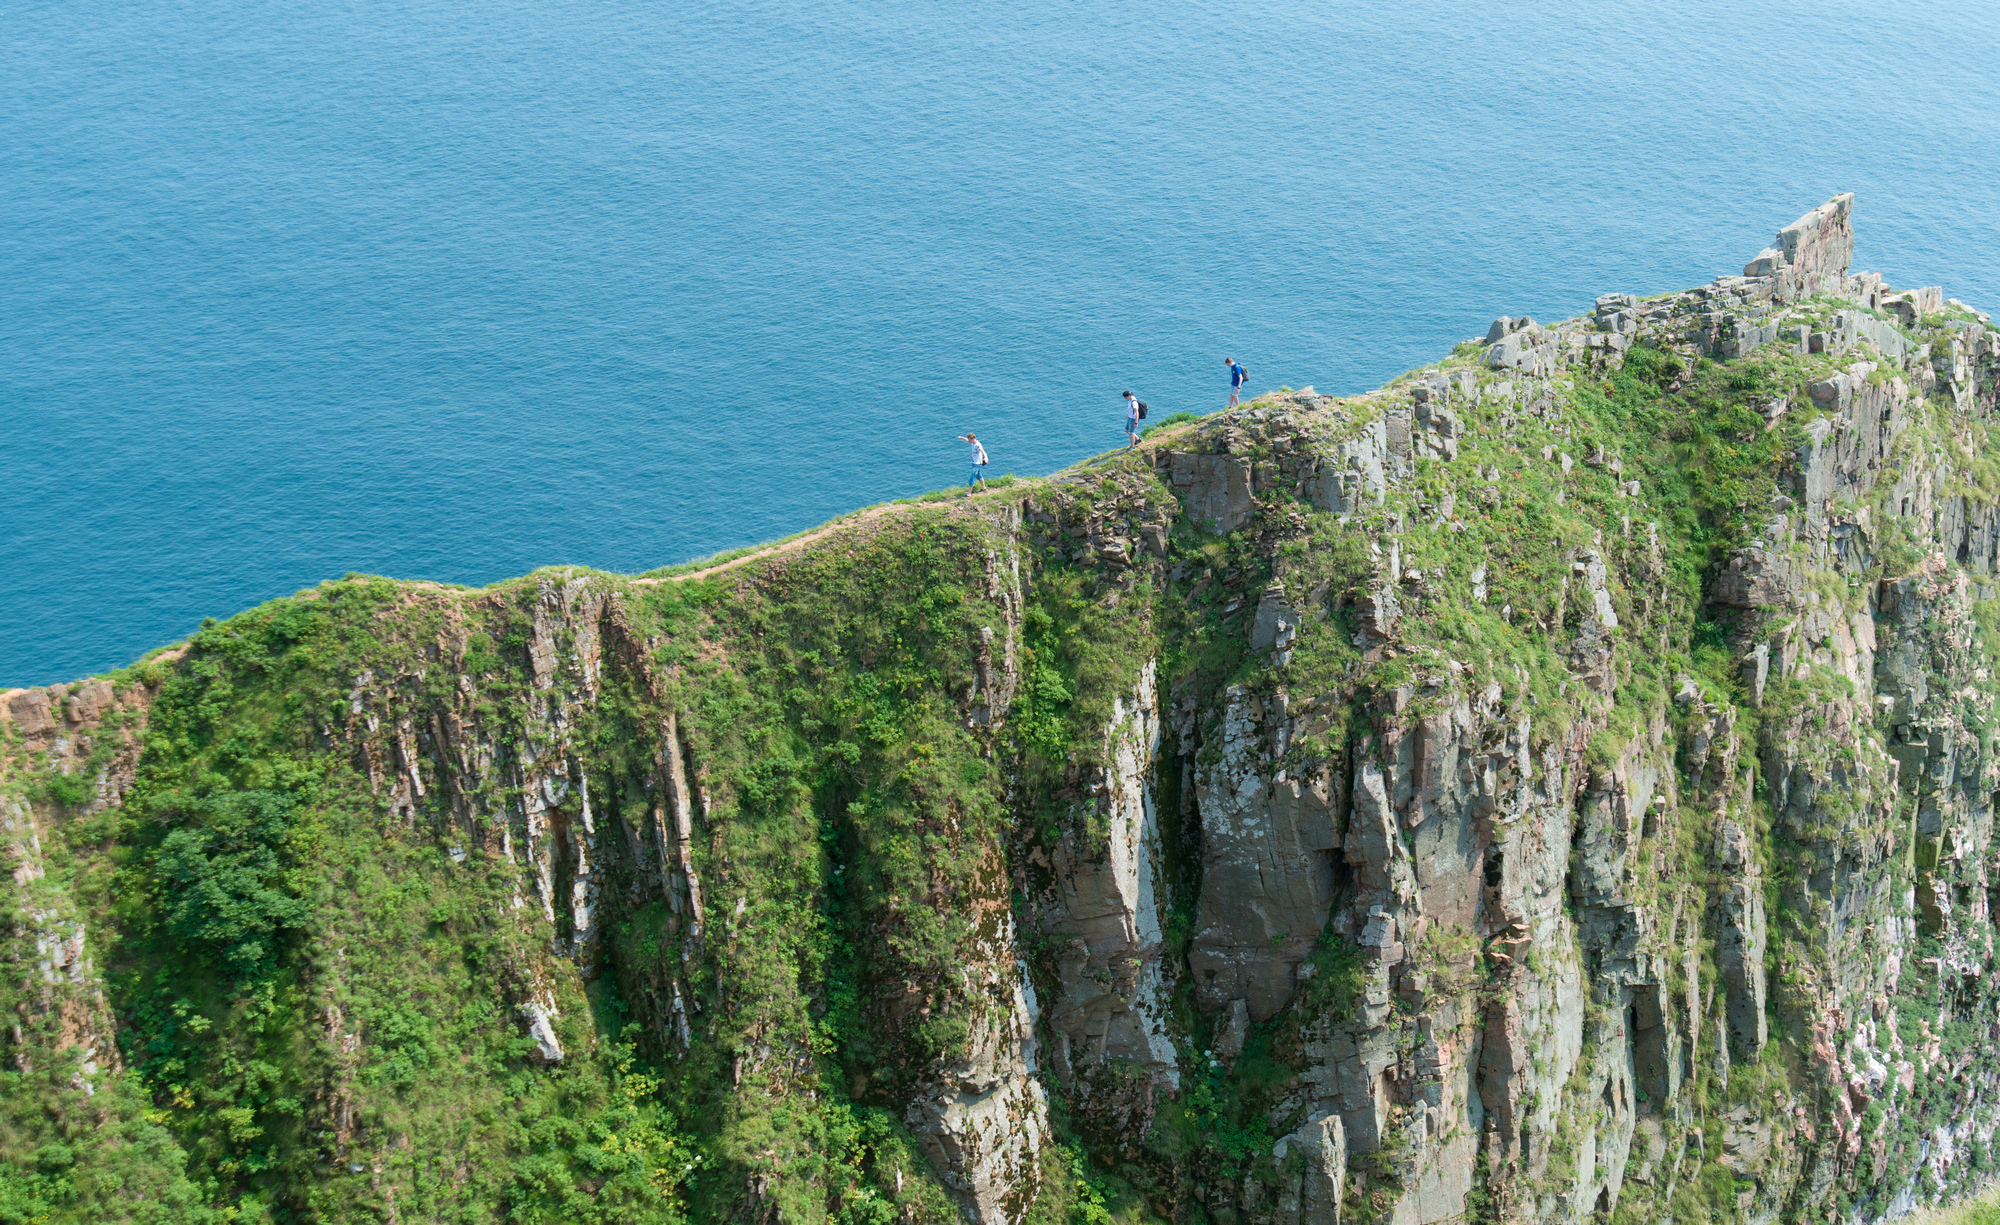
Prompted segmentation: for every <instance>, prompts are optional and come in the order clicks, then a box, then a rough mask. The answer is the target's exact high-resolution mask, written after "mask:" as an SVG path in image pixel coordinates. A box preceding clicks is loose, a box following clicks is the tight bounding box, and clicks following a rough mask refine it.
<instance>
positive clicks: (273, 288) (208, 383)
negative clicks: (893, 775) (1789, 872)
mask: <svg viewBox="0 0 2000 1225" xmlns="http://www.w3.org/2000/svg"><path fill="white" fill-rule="evenodd" d="M0 31H4V37H0V684H31V683H43V682H50V681H55V680H60V679H65V678H68V677H72V676H76V675H80V674H83V673H87V672H91V671H95V670H101V669H104V668H107V667H111V666H115V665H118V664H121V663H123V662H126V661H128V660H130V659H132V658H133V657H135V656H137V655H138V654H140V653H141V652H143V651H144V650H146V649H148V648H149V647H152V646H155V645H158V644H161V643H164V642H168V641H171V640H173V639H175V638H177V637H179V636H182V635H184V634H186V633H187V632H189V631H190V630H191V629H193V628H194V627H195V626H196V625H197V624H198V623H199V621H200V619H201V618H202V617H203V616H204V615H210V614H214V615H226V614H228V613H230V612H233V611H235V610H238V609H241V608H244V607H246V606H249V605H251V604H254V603H257V602H259V601H262V600H265V599H268V598H270V597H273V596H277V595H282V594H286V593H289V592H292V591H294V590H296V589H299V588H301V587H306V586H310V585H312V584H314V583H317V582H319V581H321V580H323V579H326V578H329V577H334V576H338V575H340V574H343V573H346V572H349V571H364V572H370V573H379V574H388V575H393V576H396V577H401V578H425V579H434V580H442V581H448V582H456V583H470V584H478V583H485V582H490V581H492V580H495V579H499V578H503V577H506V576H509V575H513V574H518V573H522V572H525V571H527V570H529V569H532V568H534V567H536V566H540V565H546V564H551V563H581V564H587V565H591V566H596V567H602V568H606V569H611V570H618V571H627V572H631V571H639V570H644V569H647V568H650V567H656V566H660V565H664V564H669V563H674V562H679V561H683V560H686V559H688V558H691V557H694V556H697V555H701V554H705V553H708V552H711V551H714V550H717V549H721V548H726V547H730V546H734V545H739V544H743V543H746V542H751V541H757V540H761V539H768V538H771V537H775V536H779V535H783V534H785V533H788V532H792V531H796V530H799V529H802V528H805V527H808V526H810V525H812V524H814V523H816V522H819V521H820V520H823V519H825V518H827V517H829V516H832V515H835V514H838V513H840V512H842V511H846V510H848V509H851V508H854V507H856V506H860V505H863V504H867V503H871V502H877V501H881V500H883V499H887V498H893V497H900V496H906V495H910V494H914V493H918V492H921V491H924V490H931V489H937V488H940V487H944V486H948V485H951V484H953V483H955V482H960V481H963V480H964V478H965V470H966V460H965V448H964V447H963V446H962V445H961V444H959V443H957V442H955V441H953V438H954V436H955V435H958V434H962V433H964V432H965V431H966V430H968V429H970V430H976V431H977V432H978V433H979V435H980V437H981V438H982V439H983V440H984V441H985V445H986V449H987V450H988V451H989V452H990V453H991V455H992V458H993V467H992V469H991V471H993V472H995V473H1002V472H1013V473H1018V474H1022V475H1027V474H1039V473H1046V472H1049V471H1051V470H1053V469H1055V468H1058V467H1061V466H1063V465H1065V464H1068V463H1071V462H1073V461H1075V460H1078V459H1080V458H1082V457H1084V456H1087V455H1090V454H1092V453H1094V452H1098V451H1101V450H1104V449H1107V448H1110V447H1112V446H1116V445H1120V444H1122V443H1123V441H1124V436H1123V432H1122V420H1123V415H1124V410H1123V407H1122V403H1121V401H1120V399H1119V393H1120V392H1121V391H1123V390H1124V389H1126V388H1128V387H1129V388H1132V389H1134V390H1136V391H1137V392H1138V394H1139V395H1140V396H1141V397H1142V398H1144V399H1146V400H1147V401H1149V403H1150V404H1151V405H1152V407H1153V410H1154V412H1155V413H1156V414H1167V413H1172V412H1176V411H1183V410H1185V411H1193V412H1208V411H1213V410H1215V409H1217V408H1220V407H1222V405H1223V403H1224V398H1225V396H1226V381H1225V367H1224V365H1223V358H1224V357H1225V356H1232V357H1236V358H1237V359H1239V360H1241V361H1242V362H1243V363H1244V364H1245V365H1246V366H1247V367H1248V369H1249V371H1250V375H1251V377H1250V389H1251V390H1252V391H1257V390H1263V389H1268V388H1274V387H1277V386H1279V385H1281V384H1284V385H1290V386H1294V387H1299V386H1304V385H1307V384H1312V385H1315V386H1316V387H1318V388H1319V389H1320V390H1322V391H1331V392H1352V391H1358V390H1362V389H1365V388H1368V387H1371V386H1373V385H1376V384H1378V383H1380V382H1381V381H1383V380H1384V379H1386V378H1389V377H1392V376H1393V375H1395V374H1397V373H1398V372H1400V371H1402V370H1404V369H1407V368H1409V367H1412V366H1416V365H1420V364H1422V363H1424V362H1426V361H1430V360H1434V359H1436V358H1437V357H1438V356H1440V355H1441V354H1443V353H1444V352H1445V351H1446V350H1447V349H1448V348H1449V347H1450V346H1451V345H1452V344H1453V343H1454V342H1457V341H1459V340H1463V339H1465V338H1466V337H1468V336H1472V335H1475V334H1479V333H1483V332H1484V331H1485V329H1486V326H1487V324H1488V322H1489V321H1490V320H1491V319H1492V318H1493V317H1494V316H1495V315H1500V314H1523V313H1531V314H1534V315H1536V316H1538V317H1540V318H1544V319H1549V318H1560V317H1564V316H1567V315H1571V314H1575V313H1577V312H1580V311H1583V310H1585V309H1587V308H1588V307H1589V305H1590V303H1591V300H1592V299H1593V298H1594V297H1596V295H1598V294H1600V293H1605V292H1610V291H1636V292H1642V293H1643V292H1655V291H1661V290H1667V289H1675V288H1681V287H1685V286H1687V285H1690V284H1697V283H1700V282H1703V281H1706V280H1708V279H1709V278H1710V277H1712V276H1714V275H1716V274H1718V273H1728V272H1735V271H1738V270H1740V268H1741V266H1742V264H1743V263H1744V261H1745V260H1747V259H1749V258H1750V257H1751V256H1753V255H1755V254H1756V252H1757V251H1758V249H1759V248H1761V247H1763V246H1764V245H1765V244H1766V243H1767V242H1769V241H1770V238H1771V235H1772V233H1773V232H1774V231H1775V230H1776V229H1777V228H1778V227H1779V226H1781V225H1783V224H1785V223H1786V222H1788V221H1790V220H1791V219H1793V218H1794V217H1796V216H1798V215H1799V214H1800V213H1802V212H1804V211H1805V210H1806V209H1808V208H1810V207H1812V206H1814V205H1816V204H1818V203H1820V202H1821V201H1823V200H1825V199H1826V198H1827V197H1829V196H1831V195H1833V194H1834V193H1836V192H1840V191H1853V192H1855V193H1856V194H1857V202H1856V207H1855V222H1856V226H1857V231H1858V234H1859V240H1858V249H1857V252H1856V260H1857V264H1858V265H1860V266H1863V267H1867V268H1872V269H1878V270H1881V271H1882V272H1884V273H1885V274H1886V275H1887V276H1888V277H1889V279H1890V280H1891V281H1892V282H1893V283H1895V284H1897V285H1899V286H1902V285H1920V284H1942V285H1943V286H1944V287H1945V290H1946V292H1947V294H1948V295H1951V296H1956V297H1960V298H1963V299H1965V300H1967V301H1969V302H1971V303H1973V304H1975V305H1980V306H1983V307H1987V308H1993V307H2000V250H1996V244H1995V241H1994V235H1995V234H1996V233H2000V174H1996V173H1995V171H1994V167H1995V166H1996V165H2000V138H1997V137H1996V114H2000V108H1996V101H2000V97H1997V96H1996V95H2000V84H1997V83H1996V75H1997V73H1996V69H1995V67H1994V65H1995V64H1996V63H2000V56H1996V52H1997V51H2000V6H1993V5H1967V4H1949V3H1933V2H1917V0H1832V2H1830V3H1825V4H1820V5H1815V6H1809V7H1804V8H1802V7H1800V6H1795V5H1780V4H1756V3H1742V2H1740V0H1680V2H1676V3H1665V4H1658V3H1637V2H1629V3H1628V2H1619V0H1598V2H1595V3H1589V4H1556V5H1507V4H1497V5H1496V4H1453V3H1443V2H1441V0H1404V2H1402V3H1397V4H1353V3H1349V4H1339V3H1328V2H1326V0H1321V2H1318V3H1300V2H1294V0H1269V2H1266V3H1247V4H1240V5H1234V6H1223V5H1214V4H1189V3H1180V2H1176V0H1008V2H1007V3H983V2H974V3H961V4H938V3H935V0H805V2H792V0H787V2H777V0H737V2H734V3H727V4H718V3H710V2H708V0H665V2H662V0H646V2H634V0H532V2H530V0H393V2H390V0H143V2H141V0H60V2H49V0H14V2H13V3H9V4H6V5H5V6H4V8H0Z"/></svg>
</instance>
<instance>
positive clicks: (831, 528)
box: [632, 389, 1310, 583]
mask: <svg viewBox="0 0 2000 1225" xmlns="http://www.w3.org/2000/svg"><path fill="white" fill-rule="evenodd" d="M1308 390H1310V389H1308ZM1195 424H1196V423H1195V422H1187V423H1185V424H1182V425H1179V426H1177V427H1176V428H1172V429H1167V430H1162V431H1161V432H1160V433H1159V434H1157V435H1155V436H1154V437H1152V438H1149V439H1147V440H1146V441H1144V442H1142V443H1140V444H1139V445H1138V447H1137V448H1136V450H1138V451H1154V450H1158V449H1159V448H1160V447H1161V446H1162V445H1164V444H1166V443H1169V442H1171V441H1173V440H1174V439H1176V438H1178V437H1179V436H1180V435H1182V434H1184V433H1186V432H1187V431H1188V430H1189V429H1191V428H1193V426H1194V425H1195ZM1126 454H1131V452H1130V451H1127V450H1125V449H1123V448H1120V449H1119V450H1117V451H1111V452H1106V456H1113V457H1115V456H1118V455H1126ZM1103 458H1105V456H1096V457H1093V459H1097V460H1101V459H1103ZM1092 462H1093V460H1083V461H1081V462H1079V463H1076V464H1072V465H1070V466H1069V467H1068V468H1064V469H1062V470H1061V471H1058V472H1054V473H1051V474H1050V475H1049V476H1044V477H1027V478H1022V479H1017V480H1016V481H1015V483H1014V484H1013V485H1011V486H1009V487H1008V489H1007V491H1006V492H1007V493H1008V494H1010V495H1013V496H1018V495H1019V494H1020V492H1021V491H1022V490H1024V489H1030V488H1033V487H1035V486H1037V485H1041V484H1043V483H1045V482H1047V481H1049V480H1051V479H1053V478H1055V477H1058V476H1061V475H1063V473H1065V472H1073V471H1076V470H1078V469H1082V468H1086V467H1089V466H1090V465H1091V464H1092ZM993 492H999V491H997V490H996V491H993ZM988 496H989V495H988V494H984V493H982V494H976V495H974V499H972V500H980V499H985V498H986V497H988ZM965 501H966V499H959V498H954V499H951V500H950V501H947V502H926V503H902V502H885V503H883V504H882V505H880V506H872V507H870V508H868V509H867V510H864V511H862V512H861V513H860V514H857V515H852V516H849V517H848V518H845V519H839V520H836V521H834V522H832V523H829V524H827V525H826V526H825V527H821V528H816V529H814V530H813V531H810V532H807V533H806V534H805V535H803V536H798V537H795V538H793V539H791V540H786V541H782V542H780V543H778V544H774V545H769V546H766V547H765V548H761V549H757V550H755V551H753V552H749V553H745V554H744V555H743V556H741V557H732V558H730V559H729V560H728V561H725V562H717V563H716V564H715V565H713V566H706V567H704V568H702V569H700V570H693V571H690V572H688V573H686V574H668V575H663V576H661V577H659V578H635V579H633V580H632V581H633V582H635V583H684V582H686V581H687V580H689V579H695V578H707V577H709V576H710V575H713V574H720V573H722V572H723V571H725V570H731V569H734V568H735V567H737V566H741V565H744V564H746V563H748V562H753V561H761V560H763V559H764V558H766V557H778V556H781V555H783V554H786V553H795V552H797V551H798V550H800V549H803V548H805V547H806V546H807V545H810V544H812V543H814V542H815V541H819V540H823V539H825V538H826V537H828V536H830V535H832V534H833V533H835V532H837V531H840V530H841V529H843V528H849V527H858V526H860V525H862V524H864V523H872V522H874V521H875V520H877V519H880V518H881V517H882V516H884V515H887V514H890V513H893V512H895V511H897V510H901V509H903V508H905V507H907V506H910V505H926V506H947V507H956V506H960V505H962V504H964V502H965Z"/></svg>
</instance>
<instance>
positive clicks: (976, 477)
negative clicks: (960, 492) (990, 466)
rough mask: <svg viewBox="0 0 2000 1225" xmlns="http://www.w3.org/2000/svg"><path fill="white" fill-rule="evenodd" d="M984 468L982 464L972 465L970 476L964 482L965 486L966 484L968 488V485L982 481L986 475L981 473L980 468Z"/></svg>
mask: <svg viewBox="0 0 2000 1225" xmlns="http://www.w3.org/2000/svg"><path fill="white" fill-rule="evenodd" d="M984 467H985V465H984V464H974V465H972V475H971V476H970V477H968V478H967V479H966V482H965V483H966V484H967V485H968V486H970V485H972V484H973V483H975V482H977V481H983V480H985V479H986V473H985V472H983V471H981V469H982V468H984Z"/></svg>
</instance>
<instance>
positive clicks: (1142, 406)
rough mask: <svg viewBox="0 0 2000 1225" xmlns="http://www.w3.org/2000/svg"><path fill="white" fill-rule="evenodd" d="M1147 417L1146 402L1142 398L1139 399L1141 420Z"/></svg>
mask: <svg viewBox="0 0 2000 1225" xmlns="http://www.w3.org/2000/svg"><path fill="white" fill-rule="evenodd" d="M1145 419H1146V402H1145V401H1144V400H1141V401H1139V420H1141V421H1144V420H1145Z"/></svg>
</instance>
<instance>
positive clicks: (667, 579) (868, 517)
mask: <svg viewBox="0 0 2000 1225" xmlns="http://www.w3.org/2000/svg"><path fill="white" fill-rule="evenodd" d="M895 509H897V507H896V504H895V503H893V502H889V503H885V504H883V505H881V506H871V507H869V508H868V509H867V510H864V511H862V512H861V513H860V514H858V515H850V516H849V517H847V518H845V519H839V520H836V521H835V522H832V523H829V524H827V525H826V526H825V527H822V528H815V529H814V530H812V531H810V532H807V533H806V534H805V535H803V536H795V537H793V538H792V539H790V540H784V541H780V542H779V543H777V544H773V545H766V546H765V547H764V548H761V549H755V550H752V551H751V552H748V553H745V554H744V555H743V556H741V557H732V558H730V559H729V560H728V561H725V562H717V563H716V564H715V565H713V566H707V567H705V568H703V569H700V570H691V571H689V572H688V573H686V574H666V575H661V576H660V577H659V578H635V579H633V580H632V581H633V582H635V583H685V582H687V581H688V580H689V579H693V578H707V577H708V576H709V575H711V574H720V573H722V572H723V571H724V570H730V569H734V568H735V567H737V566H741V565H744V564H745V563H748V562H753V561H761V560H763V559H764V558H766V557H777V556H780V555H782V554H785V553H796V552H798V551H799V550H800V549H803V548H805V547H806V546H807V545H809V544H811V543H813V542H814V541H816V540H823V539H825V538H826V537H828V536H831V535H832V534H833V533H835V532H837V531H839V530H841V529H842V528H847V527H859V526H860V525H862V524H864V523H872V522H874V521H875V520H877V519H880V518H881V517H882V516H884V515H886V514H888V513H889V512H890V511H893V510H895Z"/></svg>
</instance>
